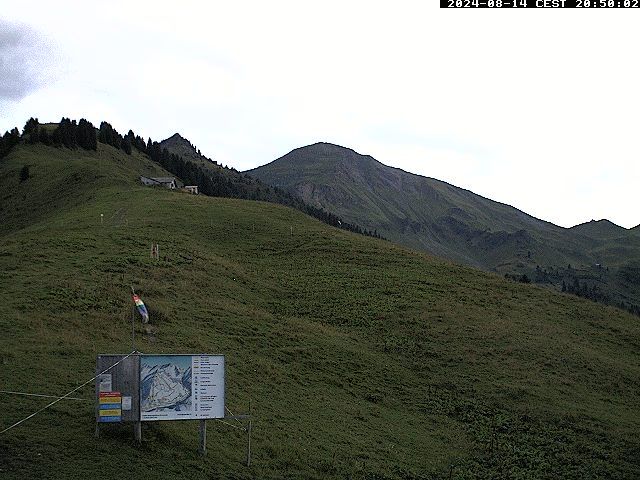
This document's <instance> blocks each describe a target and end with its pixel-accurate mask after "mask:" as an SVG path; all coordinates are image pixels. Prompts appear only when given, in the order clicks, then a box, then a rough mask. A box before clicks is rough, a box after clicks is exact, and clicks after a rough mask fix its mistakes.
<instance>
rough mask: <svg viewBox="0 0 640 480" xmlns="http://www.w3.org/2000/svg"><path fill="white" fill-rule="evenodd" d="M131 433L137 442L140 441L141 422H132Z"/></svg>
mask: <svg viewBox="0 0 640 480" xmlns="http://www.w3.org/2000/svg"><path fill="white" fill-rule="evenodd" d="M133 435H134V436H135V437H136V442H138V444H141V443H142V422H134V424H133Z"/></svg>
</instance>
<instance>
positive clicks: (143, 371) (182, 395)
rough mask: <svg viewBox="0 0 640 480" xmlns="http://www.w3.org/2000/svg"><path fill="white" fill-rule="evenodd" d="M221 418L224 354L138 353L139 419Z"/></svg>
mask: <svg viewBox="0 0 640 480" xmlns="http://www.w3.org/2000/svg"><path fill="white" fill-rule="evenodd" d="M223 417H224V356H223V355H141V356H140V420H142V421H149V420H196V419H206V418H223Z"/></svg>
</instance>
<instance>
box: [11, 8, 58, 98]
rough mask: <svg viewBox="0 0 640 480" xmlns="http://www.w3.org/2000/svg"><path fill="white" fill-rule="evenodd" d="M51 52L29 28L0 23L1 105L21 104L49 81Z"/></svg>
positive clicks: (42, 40) (42, 39)
mask: <svg viewBox="0 0 640 480" xmlns="http://www.w3.org/2000/svg"><path fill="white" fill-rule="evenodd" d="M51 62H52V52H51V49H50V48H49V46H48V45H47V43H46V41H45V40H44V38H42V37H41V36H40V35H39V34H38V33H37V32H36V31H35V30H33V29H32V28H31V27H29V26H28V25H22V24H15V23H11V22H7V21H6V20H3V19H0V101H1V100H12V101H16V100H20V99H21V98H24V97H26V96H27V95H29V94H30V93H32V92H33V91H35V90H37V89H38V88H40V87H41V86H42V85H43V84H44V83H45V82H46V80H47V78H48V73H49V71H50V65H51Z"/></svg>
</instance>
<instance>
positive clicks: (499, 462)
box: [0, 144, 640, 479]
mask: <svg viewBox="0 0 640 480" xmlns="http://www.w3.org/2000/svg"><path fill="white" fill-rule="evenodd" d="M24 165H28V166H29V172H30V178H28V179H27V180H25V181H23V182H21V181H20V170H21V169H22V167H23V166H24ZM145 172H146V173H157V174H161V173H162V172H160V171H159V170H158V167H157V166H156V165H154V164H153V163H152V162H150V161H149V160H148V159H146V158H145V157H143V156H141V155H132V156H130V157H129V156H126V155H124V154H123V153H122V152H119V151H116V150H114V149H112V148H111V147H108V146H105V145H103V144H99V145H98V151H97V152H86V151H80V150H77V151H70V150H65V149H55V148H49V147H44V146H26V145H21V146H18V147H15V148H14V150H13V151H12V152H11V153H10V154H9V156H8V157H6V158H4V159H1V160H0V187H1V191H2V192H3V193H2V195H3V196H2V205H1V207H2V209H1V210H0V222H1V225H2V230H1V231H0V232H1V233H0V292H1V293H0V295H1V297H0V331H1V332H2V335H1V336H0V356H1V358H0V365H1V367H2V374H1V376H0V390H13V391H21V392H33V393H41V394H52V395H55V394H62V393H65V392H67V391H69V390H71V389H72V388H74V387H75V386H76V385H79V384H80V383H82V382H83V381H86V380H87V379H89V378H91V377H92V376H93V374H94V365H95V355H96V354H98V353H115V352H121V353H128V352H129V351H130V350H131V339H130V318H131V313H132V305H131V300H130V295H129V292H130V285H134V286H135V287H136V290H137V291H138V292H139V293H140V294H141V296H142V298H143V299H144V301H145V303H146V304H147V306H148V308H149V310H150V314H151V329H149V330H148V331H144V330H143V329H142V327H141V326H140V325H138V327H137V328H138V337H139V342H138V345H137V347H138V349H139V350H141V351H143V352H145V353H154V352H163V353H192V352H198V353H199V352H207V353H223V354H225V355H226V364H227V372H226V382H227V384H226V387H227V395H226V397H227V406H228V407H229V408H230V410H231V411H233V412H234V413H239V412H244V411H246V410H247V409H248V407H249V404H250V403H251V405H252V413H253V416H254V430H253V463H252V466H251V467H246V466H244V465H243V461H244V447H245V443H244V435H243V433H242V432H241V431H239V430H237V429H233V428H231V427H229V426H228V425H225V424H221V423H216V422H209V454H208V455H207V457H205V458H200V457H199V456H198V455H197V452H196V450H197V438H198V437H197V428H198V427H197V423H196V422H159V423H152V424H144V425H143V427H144V428H143V444H142V446H140V447H137V446H136V445H135V443H134V442H133V439H132V431H131V427H130V426H123V427H120V426H111V428H104V434H103V435H102V437H101V438H100V439H95V438H94V437H93V432H94V418H93V403H92V401H87V402H77V401H67V402H60V403H58V404H57V405H55V406H54V407H52V408H51V409H49V410H47V411H45V412H43V413H41V414H39V415H37V416H36V417H34V418H32V419H30V420H28V421H26V422H25V423H24V424H22V425H20V426H18V427H16V428H14V429H12V430H10V431H8V432H6V433H4V434H1V435H0V476H1V477H2V478H3V479H4V478H6V479H18V478H19V479H24V478H51V479H54V478H55V479H59V478H87V477H92V476H98V475H99V476H101V477H105V478H107V477H117V476H124V475H126V476H131V477H133V478H153V479H157V478H195V479H210V478H219V477H223V478H318V479H320V478H368V479H374V478H376V479H380V478H456V479H463V478H464V479H470V478H531V479H533V478H576V479H578V478H580V479H581V478H620V479H621V478H637V477H638V476H640V460H639V459H640V441H639V440H638V438H637V432H638V430H639V428H640V380H639V379H640V348H639V347H640V343H639V340H638V339H639V338H640V336H639V334H640V325H639V323H638V319H637V318H636V317H632V316H630V315H627V314H625V313H622V312H620V311H618V310H615V309H611V308H605V307H602V306H599V305H596V304H593V303H591V302H587V301H584V300H581V299H578V298H574V297H570V296H566V295H560V294H554V293H552V292H549V291H547V290H545V289H542V288H538V287H534V286H528V285H521V284H517V283H513V282H507V281H505V280H503V279H501V278H499V277H498V276H494V275H491V274H486V273H482V272H480V271H476V270H472V269H469V268H465V267H461V266H457V265H453V264H450V263H448V262H445V261H442V260H437V259H435V258H433V257H431V256H428V255H426V254H421V253H416V252H413V251H409V250H406V249H405V248H402V247H399V246H395V245H392V244H390V243H388V242H384V241H379V240H375V239H372V238H367V237H362V236H359V235H355V234H351V233H348V232H344V231H341V230H337V229H333V228H331V227H328V226H326V225H324V224H322V223H320V222H317V221H315V220H313V219H311V218H310V217H307V216H305V215H303V214H301V213H300V212H297V211H294V210H291V209H288V208H284V207H280V206H276V205H273V204H267V203H261V202H250V201H241V200H231V199H222V198H208V197H204V196H191V195H187V194H183V193H179V192H170V191H166V190H162V189H155V188H145V187H142V186H140V185H138V183H137V177H138V175H139V174H143V173H145ZM101 214H102V215H103V221H102V222H101V220H100V215H101ZM151 242H158V243H159V245H160V255H161V259H160V260H159V261H154V260H152V259H151V258H149V249H150V244H151ZM76 396H79V397H82V398H86V399H92V396H93V387H92V386H88V387H86V388H84V389H82V390H81V391H79V392H77V393H76ZM47 402H48V401H47V400H45V399H34V398H27V397H17V396H11V395H7V394H0V412H1V413H0V422H1V424H0V427H1V428H0V430H2V429H4V428H6V427H7V426H8V425H10V424H12V423H13V422H15V421H18V420H19V419H21V418H24V417H25V416H27V415H28V414H30V413H32V412H34V411H36V410H37V409H39V408H41V407H42V406H44V405H46V403H47Z"/></svg>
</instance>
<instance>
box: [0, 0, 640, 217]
mask: <svg viewBox="0 0 640 480" xmlns="http://www.w3.org/2000/svg"><path fill="white" fill-rule="evenodd" d="M437 3H438V2H436V0H421V1H416V2H413V1H395V2H390V1H381V2H376V1H372V0H369V1H362V2H361V1H351V0H350V1H347V0H342V1H335V2H334V1H331V0H323V1H322V2H311V1H300V0H297V1H290V2H281V1H274V0H269V1H256V2H243V1H228V0H226V1H224V2H212V1H207V2H188V1H182V2H174V1H172V2H161V1H153V2H143V1H136V2H130V3H128V2H120V1H110V2H90V1H89V0H84V1H82V2H65V1H57V2H51V1H47V2H39V1H33V0H32V1H29V2H15V1H8V0H0V82H1V83H0V129H2V131H4V130H7V129H9V128H11V127H13V126H18V127H19V128H22V126H23V125H24V123H25V121H26V120H27V119H28V118H29V117H31V116H34V117H38V118H39V120H40V121H41V122H45V121H58V120H59V119H60V117H62V116H69V117H71V118H76V119H79V118H81V117H85V118H87V119H88V120H90V121H92V122H93V123H94V124H95V125H98V124H99V123H100V121H101V120H107V121H109V122H110V123H111V124H112V125H114V127H115V128H117V129H118V130H119V131H121V133H126V131H127V130H128V129H129V128H132V129H133V130H134V131H135V132H136V133H137V134H140V135H143V136H144V137H145V138H146V137H151V138H152V139H154V140H162V139H163V138H166V137H168V136H170V135H172V134H173V133H175V132H179V133H181V134H182V135H183V136H185V137H187V138H188V139H189V140H191V141H192V143H194V144H195V145H196V146H197V147H198V148H200V149H201V151H202V153H204V154H206V155H207V156H209V157H211V158H213V159H214V160H217V161H218V162H220V163H222V164H226V165H229V166H233V167H235V168H237V169H238V170H246V169H249V168H253V167H256V166H258V165H262V164H265V163H268V162H270V161H272V160H274V159H276V158H278V157H280V156H282V155H284V154H286V153H287V152H289V151H290V150H292V149H294V148H297V147H300V146H303V145H308V144H311V143H315V142H318V141H327V142H331V143H336V144H339V145H343V146H346V147H350V148H353V149H354V150H356V151H357V152H359V153H363V154H369V155H371V156H373V157H375V158H376V159H378V160H380V161H381V162H383V163H385V164H387V165H392V166H396V167H399V168H402V169H404V170H407V171H409V172H413V173H417V174H420V175H425V176H429V177H434V178H438V179H440V180H444V181H447V182H449V183H452V184H454V185H456V186H459V187H463V188H466V189H469V190H472V191H473V192H475V193H478V194H480V195H483V196H485V197H489V198H491V199H493V200H497V201H500V202H504V203H508V204H510V205H513V206H515V207H517V208H519V209H521V210H524V211H525V212H527V213H530V214H532V215H534V216H536V217H539V218H542V219H545V220H549V221H551V222H553V223H556V224H558V225H561V226H565V227H569V226H572V225H575V224H578V223H582V222H585V221H589V220H591V219H596V220H597V219H601V218H608V219H610V220H612V221H613V222H615V223H617V224H619V225H622V226H624V227H627V228H629V227H633V226H636V225H638V224H639V223H640V211H639V210H638V208H637V206H638V203H639V202H638V194H637V193H636V192H637V190H636V188H637V184H638V180H639V178H640V167H639V162H638V157H639V154H640V139H639V138H638V137H639V135H638V133H639V131H640V88H639V86H640V62H639V61H638V51H637V49H638V45H640V28H639V26H640V9H633V10H631V9H612V10H604V9H597V10H579V9H526V10H525V9H501V10H492V9H467V10H453V9H452V10H447V9H440V8H438V5H437Z"/></svg>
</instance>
